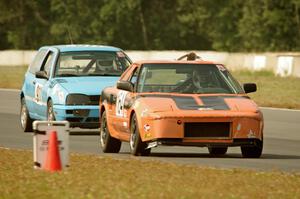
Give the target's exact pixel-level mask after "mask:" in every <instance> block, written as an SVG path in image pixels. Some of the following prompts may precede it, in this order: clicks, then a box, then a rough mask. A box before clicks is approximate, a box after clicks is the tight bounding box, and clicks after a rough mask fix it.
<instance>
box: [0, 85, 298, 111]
mask: <svg viewBox="0 0 300 199" xmlns="http://www.w3.org/2000/svg"><path fill="white" fill-rule="evenodd" d="M1 91H7V92H20V90H19V89H9V88H0V92H1ZM259 108H261V109H269V110H275V111H296V112H299V111H300V110H297V109H288V108H273V107H259Z"/></svg>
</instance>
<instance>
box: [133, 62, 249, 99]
mask: <svg viewBox="0 0 300 199" xmlns="http://www.w3.org/2000/svg"><path fill="white" fill-rule="evenodd" d="M137 92H164V93H186V94H202V93H205V94H213V93H224V94H236V93H244V91H243V89H242V88H241V86H240V85H239V83H238V82H237V81H236V80H235V79H234V78H233V77H232V76H231V74H230V73H229V72H228V71H227V70H226V68H224V67H223V66H222V65H214V64H144V65H143V66H142V70H141V72H140V77H139V80H138V83H137Z"/></svg>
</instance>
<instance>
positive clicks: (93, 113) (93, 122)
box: [53, 105, 99, 129]
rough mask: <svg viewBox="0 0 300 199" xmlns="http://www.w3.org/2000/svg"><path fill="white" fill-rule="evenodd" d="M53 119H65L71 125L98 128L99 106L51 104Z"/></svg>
mask: <svg viewBox="0 0 300 199" xmlns="http://www.w3.org/2000/svg"><path fill="white" fill-rule="evenodd" d="M53 109H54V115H55V119H56V120H58V121H62V120H67V121H68V122H70V126H71V127H80V128H91V129H92V128H99V106H98V105H93V106H87V105H84V106H68V105H53Z"/></svg>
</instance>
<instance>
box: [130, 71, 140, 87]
mask: <svg viewBox="0 0 300 199" xmlns="http://www.w3.org/2000/svg"><path fill="white" fill-rule="evenodd" d="M138 74H139V68H136V69H135V70H134V72H133V73H132V75H131V77H130V78H129V81H130V82H131V83H132V84H133V85H135V86H136V82H137V78H138Z"/></svg>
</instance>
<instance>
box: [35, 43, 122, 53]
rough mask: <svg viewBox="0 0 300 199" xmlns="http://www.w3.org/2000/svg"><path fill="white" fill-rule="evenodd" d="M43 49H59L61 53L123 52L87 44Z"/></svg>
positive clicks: (108, 47)
mask: <svg viewBox="0 0 300 199" xmlns="http://www.w3.org/2000/svg"><path fill="white" fill-rule="evenodd" d="M42 48H57V49H58V50H59V51H60V52H74V51H113V52H115V51H121V49H120V48H116V47H113V46H103V45H87V44H70V45H53V46H44V47H41V48H40V49H42Z"/></svg>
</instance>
